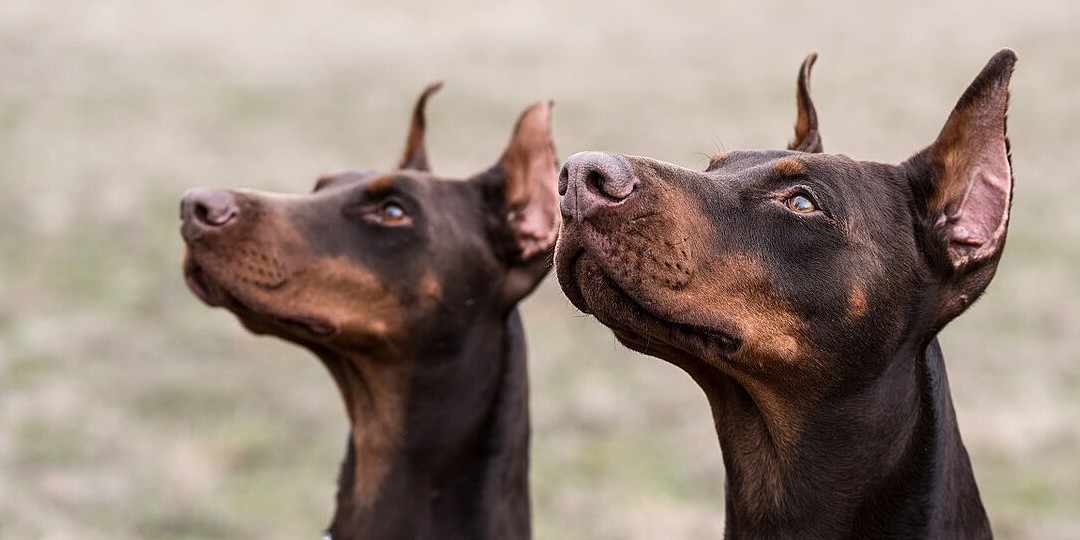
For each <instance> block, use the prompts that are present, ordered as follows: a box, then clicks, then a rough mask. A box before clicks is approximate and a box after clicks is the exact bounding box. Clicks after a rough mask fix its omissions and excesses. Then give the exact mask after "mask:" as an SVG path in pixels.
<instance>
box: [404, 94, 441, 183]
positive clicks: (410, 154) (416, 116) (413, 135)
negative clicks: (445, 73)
mask: <svg viewBox="0 0 1080 540" xmlns="http://www.w3.org/2000/svg"><path fill="white" fill-rule="evenodd" d="M442 85H443V83H442V81H437V82H433V83H431V84H429V85H428V87H427V88H425V89H424V91H423V93H421V94H420V97H419V98H417V100H416V105H415V106H414V107H413V115H412V124H411V125H410V126H409V137H408V138H407V139H406V140H405V153H404V154H403V155H402V156H401V163H399V164H398V169H412V170H414V171H428V170H431V169H430V167H429V166H428V157H427V150H426V149H425V148H424V124H425V121H424V107H426V106H427V100H428V98H429V97H431V95H432V94H434V93H435V92H437V91H438V90H439V89H440V88H442Z"/></svg>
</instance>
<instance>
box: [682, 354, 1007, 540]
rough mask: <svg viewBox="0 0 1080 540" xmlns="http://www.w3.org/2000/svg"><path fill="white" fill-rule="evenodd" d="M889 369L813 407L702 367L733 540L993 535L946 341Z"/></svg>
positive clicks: (698, 376)
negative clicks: (944, 350)
mask: <svg viewBox="0 0 1080 540" xmlns="http://www.w3.org/2000/svg"><path fill="white" fill-rule="evenodd" d="M915 351H920V352H915ZM882 365H884V366H885V367H884V370H885V371H884V372H883V373H882V374H881V376H880V377H876V378H873V379H872V380H869V381H868V382H866V383H865V384H864V385H862V386H863V387H862V389H861V390H860V391H859V392H857V393H855V394H845V395H842V396H829V395H824V396H817V397H815V398H813V399H814V404H811V405H808V404H807V403H804V402H801V401H799V400H800V397H798V396H796V397H794V398H793V397H791V394H790V393H789V392H787V391H782V392H777V391H776V389H775V387H765V386H761V387H759V386H755V385H754V384H752V383H751V384H744V383H745V381H742V382H740V381H739V380H736V378H733V377H731V376H728V375H724V374H721V373H720V372H719V371H716V370H709V371H708V372H704V371H697V372H694V371H692V372H691V374H692V375H694V378H695V380H696V381H697V382H698V383H699V384H700V385H701V386H702V388H703V389H705V392H706V394H707V395H708V398H709V402H710V405H711V406H712V411H713V417H714V420H715V423H716V430H717V434H718V437H719V439H720V446H721V449H722V452H723V458H724V465H725V471H726V476H727V485H726V490H725V491H726V518H725V519H726V525H725V528H726V537H727V538H729V539H732V538H736V539H741V538H794V537H808V538H884V537H893V536H894V535H896V534H900V535H901V536H903V535H905V534H906V535H910V534H911V533H912V531H916V532H915V535H916V536H918V537H926V538H937V537H955V536H956V535H957V534H960V533H962V534H960V536H964V537H972V538H975V537H980V538H982V537H985V538H989V537H990V528H989V523H988V521H987V518H986V514H985V511H984V510H983V507H982V503H981V502H980V500H979V496H978V489H977V488H976V486H975V479H974V475H973V473H972V469H971V464H970V462H969V460H968V455H967V451H966V450H965V449H964V446H963V443H962V442H961V440H960V432H959V429H958V427H957V423H956V418H955V413H954V411H953V405H952V399H951V397H950V394H949V387H948V380H947V377H946V374H945V366H944V362H943V358H942V355H941V350H940V348H939V346H938V343H937V339H936V338H935V339H933V340H932V341H931V342H930V343H929V346H927V347H925V348H921V347H912V348H911V350H910V351H909V352H906V353H902V354H899V355H897V356H896V357H895V358H893V359H892V360H891V361H889V362H887V363H885V364H882ZM779 394H783V395H779ZM927 501H929V503H928V504H927ZM972 535H973V536H972Z"/></svg>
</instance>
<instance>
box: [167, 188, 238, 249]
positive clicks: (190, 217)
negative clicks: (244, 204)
mask: <svg viewBox="0 0 1080 540" xmlns="http://www.w3.org/2000/svg"><path fill="white" fill-rule="evenodd" d="M239 215H240V207H239V206H237V204H236V197H235V196H234V195H233V194H232V193H231V192H228V191H222V190H220V189H206V188H192V189H189V190H187V191H185V192H184V194H183V195H182V196H181V197H180V219H182V220H183V222H184V223H183V227H182V229H181V232H182V233H183V235H184V238H186V239H187V240H193V239H195V238H197V237H198V236H199V235H201V234H202V233H204V232H206V231H208V230H213V229H216V228H219V227H223V226H224V225H225V224H227V223H229V222H230V221H232V220H233V219H236V217H237V216H239Z"/></svg>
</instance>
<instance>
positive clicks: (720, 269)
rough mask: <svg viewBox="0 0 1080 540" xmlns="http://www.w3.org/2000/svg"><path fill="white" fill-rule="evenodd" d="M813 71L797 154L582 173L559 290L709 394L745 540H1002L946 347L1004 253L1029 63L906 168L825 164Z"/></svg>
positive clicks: (574, 164)
mask: <svg viewBox="0 0 1080 540" xmlns="http://www.w3.org/2000/svg"><path fill="white" fill-rule="evenodd" d="M815 58H816V55H813V54H812V55H810V56H808V57H807V59H806V61H805V62H804V63H803V66H802V69H801V70H800V72H799V84H798V90H797V97H798V99H797V103H798V120H797V122H796V129H795V132H796V138H795V141H794V142H792V143H791V144H790V145H789V147H788V149H787V150H758V151H732V152H725V153H720V154H719V155H716V156H715V157H713V158H712V159H711V161H710V163H709V165H708V168H707V169H706V170H705V171H704V172H700V173H699V172H696V171H691V170H688V169H684V168H681V167H678V166H676V165H672V164H669V163H664V162H660V161H656V160H653V159H648V158H644V157H635V156H625V155H620V154H611V153H601V152H586V153H579V154H575V155H574V156H572V157H571V158H570V159H568V160H567V161H566V163H565V164H564V166H563V169H562V173H561V176H560V180H559V193H560V194H561V195H562V201H561V213H562V216H563V224H562V230H561V232H560V237H559V241H558V245H557V247H556V254H555V268H556V273H557V275H558V279H559V282H560V284H561V286H562V288H563V291H564V292H565V293H566V295H567V296H568V297H569V299H570V300H571V302H572V303H573V304H574V305H575V306H576V307H578V308H579V309H581V310H582V311H584V312H586V313H591V314H593V315H594V316H595V317H596V318H597V319H598V320H599V321H600V322H602V323H604V324H605V325H607V326H608V327H610V328H611V329H612V331H613V332H614V334H615V336H616V337H617V338H618V339H619V341H621V342H622V343H623V344H625V345H626V346H627V347H629V348H631V349H633V350H636V351H639V352H642V353H645V354H649V355H654V356H657V357H659V358H662V359H664V360H667V361H669V362H671V363H673V364H675V365H676V366H678V367H680V368H682V369H683V370H685V371H686V372H688V373H689V374H690V375H691V377H692V378H693V379H694V380H695V382H697V384H698V385H699V386H700V387H701V388H702V389H703V390H704V391H705V393H706V395H707V397H708V401H709V404H710V407H711V409H712V413H713V418H714V421H715V426H716V431H717V434H718V438H719V442H720V447H721V449H722V453H723V458H724V466H725V470H726V497H725V500H726V512H725V530H726V536H727V537H728V538H830V539H835V538H988V537H990V536H991V532H990V526H989V523H988V520H987V517H986V513H985V511H984V509H983V506H982V502H981V501H980V498H979V493H978V489H977V487H976V484H975V479H974V475H973V472H972V468H971V464H970V462H969V459H968V455H967V451H966V450H965V448H964V445H963V443H962V442H961V440H960V432H959V429H958V427H957V422H956V417H955V414H954V411H953V405H952V401H951V397H950V393H949V386H948V381H947V378H946V373H945V365H944V361H943V358H942V353H941V349H940V347H939V345H938V341H937V334H938V332H939V331H940V330H941V329H942V327H943V326H944V325H945V324H946V323H948V322H949V321H950V320H951V319H953V318H954V317H956V316H957V315H959V314H960V313H962V312H963V311H964V310H965V309H967V308H968V307H969V306H970V305H971V303H972V302H973V301H974V300H975V299H976V297H978V296H979V295H980V294H981V293H982V292H983V290H984V289H985V288H986V286H987V284H988V283H989V282H990V280H991V278H992V277H993V275H994V272H995V269H996V267H997V262H998V260H999V258H1000V256H1001V251H1002V247H1003V245H1004V242H1005V232H1006V226H1007V223H1008V217H1009V208H1010V204H1011V193H1012V165H1011V158H1010V154H1009V143H1008V139H1007V138H1006V130H1005V113H1006V108H1007V105H1008V84H1009V79H1010V77H1011V75H1012V71H1013V67H1014V65H1015V62H1016V55H1015V53H1014V52H1013V51H1011V50H1008V49H1005V50H1002V51H1000V52H998V53H997V54H996V55H995V56H994V57H993V58H992V59H991V60H990V61H989V63H988V64H987V65H986V67H985V68H984V69H983V70H982V72H981V73H980V74H979V75H978V77H977V78H976V79H975V80H974V82H973V83H972V84H971V85H970V87H969V88H968V89H967V91H966V92H964V94H963V97H961V98H960V100H959V102H958V103H957V104H956V107H955V109H954V110H953V111H952V113H951V115H950V116H949V118H948V120H947V121H946V123H945V126H944V128H943V129H942V131H941V132H940V134H939V135H938V137H937V139H936V140H935V141H934V142H933V143H932V144H931V145H930V146H928V147H927V148H925V149H923V150H922V151H919V152H918V153H916V154H915V155H913V156H912V157H911V158H909V159H907V160H906V161H904V162H903V163H900V164H898V165H887V164H882V163H873V162H867V161H857V160H854V159H851V158H848V157H845V156H842V155H829V154H825V153H822V145H821V139H820V135H819V132H818V125H817V114H816V112H815V109H814V106H813V102H812V101H811V100H810V94H809V84H808V83H809V72H810V68H811V66H812V65H813V62H814V60H815Z"/></svg>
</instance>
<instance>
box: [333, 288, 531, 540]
mask: <svg viewBox="0 0 1080 540" xmlns="http://www.w3.org/2000/svg"><path fill="white" fill-rule="evenodd" d="M317 354H319V356H320V358H321V359H322V360H323V362H324V363H325V364H326V365H327V367H328V368H329V369H330V371H331V373H332V374H333V375H334V379H335V381H336V382H337V383H338V385H339V387H340V389H341V392H342V395H343V397H344V399H345V404H346V408H347V410H348V414H349V419H350V422H351V433H350V437H349V441H348V445H347V450H346V455H345V460H344V462H343V463H342V467H341V475H340V478H339V486H338V494H337V510H336V512H335V515H334V518H333V521H332V523H331V525H330V528H329V530H328V534H329V535H330V536H331V537H332V538H336V539H342V538H372V539H377V538H508V539H524V538H528V537H529V536H530V530H531V525H530V510H529V495H528V444H529V424H528V394H527V380H526V379H527V374H526V365H525V343H524V333H523V331H522V327H521V321H520V318H519V317H518V314H517V311H516V309H515V310H513V311H512V312H511V313H510V314H509V315H508V316H507V317H506V318H505V321H498V322H492V324H478V325H474V327H473V330H472V331H471V334H470V335H467V336H464V337H463V339H462V341H461V342H460V347H456V348H455V350H454V351H453V352H450V353H433V354H429V355H427V356H426V357H423V358H419V359H413V360H411V361H407V360H406V359H402V358H394V359H387V358H372V357H371V356H369V355H359V354H342V353H336V352H331V351H327V350H320V351H317ZM405 426H408V428H407V429H406V428H405Z"/></svg>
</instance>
